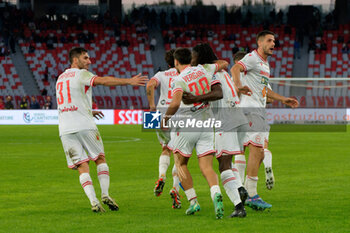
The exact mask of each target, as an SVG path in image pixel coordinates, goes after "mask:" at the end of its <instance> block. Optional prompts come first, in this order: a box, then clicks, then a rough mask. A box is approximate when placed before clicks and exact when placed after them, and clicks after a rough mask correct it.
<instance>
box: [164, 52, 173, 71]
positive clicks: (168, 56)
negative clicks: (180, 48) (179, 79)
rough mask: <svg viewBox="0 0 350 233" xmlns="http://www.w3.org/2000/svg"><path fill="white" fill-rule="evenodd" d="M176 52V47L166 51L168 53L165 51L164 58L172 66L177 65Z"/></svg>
mask: <svg viewBox="0 0 350 233" xmlns="http://www.w3.org/2000/svg"><path fill="white" fill-rule="evenodd" d="M174 52H175V49H170V50H168V51H166V53H165V57H164V59H165V61H166V63H167V64H168V66H169V67H170V68H174V67H175V65H174Z"/></svg>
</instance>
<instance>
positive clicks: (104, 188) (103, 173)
mask: <svg viewBox="0 0 350 233" xmlns="http://www.w3.org/2000/svg"><path fill="white" fill-rule="evenodd" d="M97 177H98V180H99V181H100V187H101V196H103V195H107V196H108V189H109V168H108V165H107V163H101V164H99V165H97Z"/></svg>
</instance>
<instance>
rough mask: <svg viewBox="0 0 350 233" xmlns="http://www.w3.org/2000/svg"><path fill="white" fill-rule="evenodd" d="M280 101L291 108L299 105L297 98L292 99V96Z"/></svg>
mask: <svg viewBox="0 0 350 233" xmlns="http://www.w3.org/2000/svg"><path fill="white" fill-rule="evenodd" d="M282 103H284V104H285V105H287V106H289V107H291V108H297V107H298V106H299V102H298V100H296V99H294V98H285V99H284V100H283V101H282Z"/></svg>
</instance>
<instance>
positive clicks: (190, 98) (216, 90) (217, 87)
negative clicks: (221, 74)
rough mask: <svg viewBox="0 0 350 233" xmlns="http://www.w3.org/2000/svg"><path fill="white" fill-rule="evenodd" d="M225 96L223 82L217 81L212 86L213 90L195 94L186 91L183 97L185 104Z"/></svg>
mask: <svg viewBox="0 0 350 233" xmlns="http://www.w3.org/2000/svg"><path fill="white" fill-rule="evenodd" d="M222 98H223V93H222V88H221V84H220V83H217V84H214V85H213V86H211V91H210V92H209V93H206V94H203V95H198V96H194V95H192V94H191V93H184V94H183V97H182V101H183V102H184V103H185V104H193V103H198V102H205V101H215V100H219V99H222Z"/></svg>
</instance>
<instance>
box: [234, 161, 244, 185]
mask: <svg viewBox="0 0 350 233" xmlns="http://www.w3.org/2000/svg"><path fill="white" fill-rule="evenodd" d="M232 172H233V175H234V176H235V178H236V179H235V180H234V181H235V183H236V185H237V186H238V188H239V187H242V186H243V184H242V178H241V176H240V174H239V172H238V168H237V165H236V164H232Z"/></svg>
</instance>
